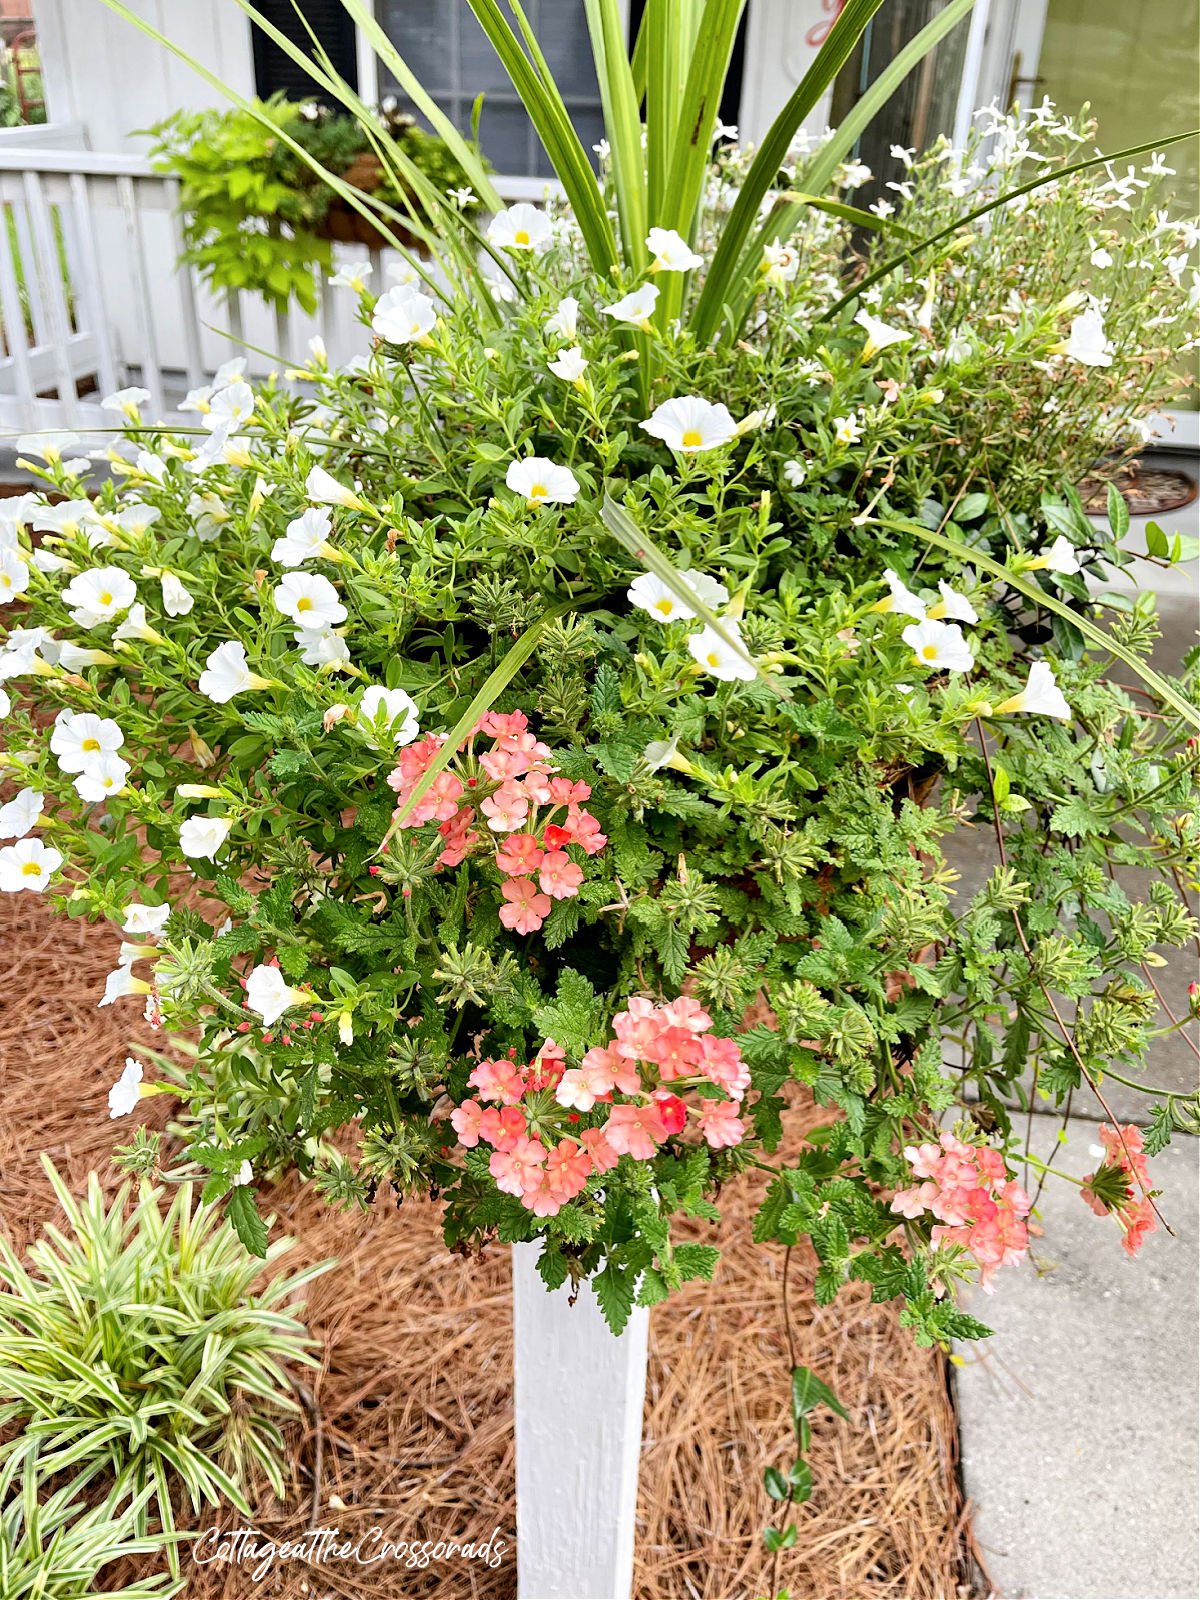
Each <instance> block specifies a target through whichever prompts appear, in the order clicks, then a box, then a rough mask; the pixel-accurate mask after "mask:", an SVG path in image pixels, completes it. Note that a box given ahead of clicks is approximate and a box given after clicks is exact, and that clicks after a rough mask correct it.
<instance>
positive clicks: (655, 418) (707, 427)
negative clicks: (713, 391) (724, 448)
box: [641, 395, 738, 455]
mask: <svg viewBox="0 0 1200 1600" xmlns="http://www.w3.org/2000/svg"><path fill="white" fill-rule="evenodd" d="M641 427H642V428H644V429H645V431H646V432H647V433H649V434H653V435H654V437H655V438H656V439H661V440H662V441H663V443H664V444H666V445H669V446H670V448H671V449H672V450H678V451H680V452H681V453H682V454H684V455H695V454H698V453H699V452H700V451H702V450H716V449H719V448H720V446H721V445H723V444H728V443H729V441H730V440H731V439H733V438H735V437H736V435H737V431H738V430H737V423H736V422H735V421H734V420H733V418H732V416H730V414H729V410H728V408H727V407H726V406H724V405H722V404H721V403H720V402H717V403H716V404H715V405H714V404H713V402H712V401H711V400H702V399H700V397H699V396H698V395H678V396H676V398H675V399H673V400H664V401H663V402H662V404H661V405H658V406H655V408H654V412H653V415H651V416H649V417H647V419H646V421H645V422H643V423H642V424H641Z"/></svg>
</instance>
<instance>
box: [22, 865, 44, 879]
mask: <svg viewBox="0 0 1200 1600" xmlns="http://www.w3.org/2000/svg"><path fill="white" fill-rule="evenodd" d="M41 875H42V869H41V867H39V866H38V864H37V862H36V861H25V862H22V864H21V876H22V877H23V878H40V877H41Z"/></svg>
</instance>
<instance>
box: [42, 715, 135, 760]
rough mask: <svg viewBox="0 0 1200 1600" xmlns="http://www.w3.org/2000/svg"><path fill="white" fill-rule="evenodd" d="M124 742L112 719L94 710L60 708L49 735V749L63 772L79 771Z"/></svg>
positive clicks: (123, 736)
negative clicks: (63, 709)
mask: <svg viewBox="0 0 1200 1600" xmlns="http://www.w3.org/2000/svg"><path fill="white" fill-rule="evenodd" d="M124 743H125V735H124V734H123V733H122V732H121V729H120V727H119V726H118V725H117V724H116V723H115V722H114V721H113V719H112V718H111V717H98V716H97V715H96V713H95V712H94V711H60V712H59V714H58V716H57V717H55V719H54V729H53V731H52V733H51V735H50V750H51V752H52V754H53V755H55V756H57V758H58V764H59V767H60V768H61V769H62V771H63V772H82V771H83V770H84V768H85V767H86V766H87V765H88V763H89V762H90V761H91V760H92V759H93V758H94V757H96V756H101V755H111V754H112V753H114V752H115V751H117V750H119V749H120V748H121V746H122V745H123V744H124Z"/></svg>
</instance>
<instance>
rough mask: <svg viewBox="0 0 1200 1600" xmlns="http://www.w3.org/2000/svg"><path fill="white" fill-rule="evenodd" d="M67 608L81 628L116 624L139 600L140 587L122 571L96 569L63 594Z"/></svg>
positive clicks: (77, 579) (71, 584) (73, 579)
mask: <svg viewBox="0 0 1200 1600" xmlns="http://www.w3.org/2000/svg"><path fill="white" fill-rule="evenodd" d="M62 598H63V603H64V605H67V606H70V607H72V608H73V609H72V611H71V617H72V619H73V620H74V621H75V622H77V623H78V624H79V626H80V627H81V628H98V627H100V626H101V625H102V624H103V623H105V622H114V621H115V620H116V619H117V617H119V616H120V614H121V612H122V611H127V610H128V609H129V607H130V606H131V605H132V604H133V602H134V601H135V600H136V599H137V586H136V584H135V583H134V581H133V579H132V578H131V577H130V576H129V574H128V573H127V572H123V571H122V570H121V568H120V567H92V568H91V569H90V570H89V571H87V572H81V573H79V574H78V575H77V576H76V577H74V578H72V579H71V581H70V583H69V584H67V586H66V588H65V589H64V590H63V592H62Z"/></svg>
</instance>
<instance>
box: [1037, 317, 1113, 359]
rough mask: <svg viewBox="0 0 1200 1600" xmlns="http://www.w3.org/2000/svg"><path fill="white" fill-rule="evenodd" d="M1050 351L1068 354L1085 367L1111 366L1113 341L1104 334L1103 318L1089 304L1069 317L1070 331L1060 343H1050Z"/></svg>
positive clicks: (1056, 353)
mask: <svg viewBox="0 0 1200 1600" xmlns="http://www.w3.org/2000/svg"><path fill="white" fill-rule="evenodd" d="M1050 349H1051V353H1052V354H1055V355H1065V356H1068V357H1069V358H1070V359H1071V360H1072V361H1078V362H1081V363H1082V364H1083V365H1084V366H1085V367H1111V366H1112V361H1113V349H1114V346H1113V343H1112V340H1111V339H1107V338H1106V337H1105V334H1104V318H1103V316H1102V315H1101V313H1100V312H1099V311H1098V310H1097V309H1096V307H1095V306H1089V307H1088V309H1087V310H1086V311H1081V312H1080V313H1079V315H1078V316H1077V317H1072V318H1071V332H1070V334H1069V335H1068V337H1067V338H1066V339H1064V340H1063V341H1062V342H1061V343H1060V344H1056V345H1051V347H1050Z"/></svg>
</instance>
